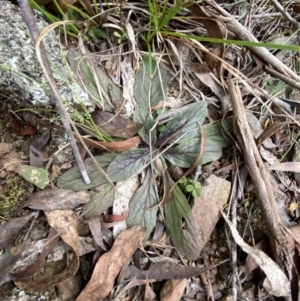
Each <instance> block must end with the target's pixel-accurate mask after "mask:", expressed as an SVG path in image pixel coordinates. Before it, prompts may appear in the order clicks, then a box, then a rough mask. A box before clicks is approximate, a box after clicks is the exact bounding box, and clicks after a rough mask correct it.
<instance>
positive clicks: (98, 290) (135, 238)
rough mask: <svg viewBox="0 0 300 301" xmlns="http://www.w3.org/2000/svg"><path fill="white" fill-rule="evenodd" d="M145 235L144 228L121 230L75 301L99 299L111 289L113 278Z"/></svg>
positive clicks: (136, 227)
mask: <svg viewBox="0 0 300 301" xmlns="http://www.w3.org/2000/svg"><path fill="white" fill-rule="evenodd" d="M145 235H146V229H145V228H143V227H141V226H135V227H133V228H131V229H129V230H126V231H124V232H122V233H121V234H120V235H119V236H118V238H117V239H116V241H115V243H114V245H113V247H112V249H111V250H110V251H109V252H107V253H105V254H104V255H102V256H101V257H100V259H99V260H98V262H97V264H96V266H95V269H94V272H93V275H92V278H91V280H90V282H89V283H88V284H87V286H86V287H85V288H84V290H83V291H82V292H81V294H80V295H79V296H78V298H77V299H76V301H86V300H99V299H102V298H105V297H106V296H107V295H108V294H109V293H110V291H111V290H112V288H113V286H114V283H115V278H116V277H117V275H118V274H119V272H120V270H121V269H122V267H123V266H124V264H125V263H126V262H127V261H128V260H129V259H130V258H131V257H132V255H133V254H134V252H135V251H136V249H137V248H138V245H139V244H140V242H142V241H143V239H144V237H145Z"/></svg>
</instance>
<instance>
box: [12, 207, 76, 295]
mask: <svg viewBox="0 0 300 301" xmlns="http://www.w3.org/2000/svg"><path fill="white" fill-rule="evenodd" d="M44 213H45V215H46V217H47V220H48V223H49V224H50V226H51V227H53V228H54V229H55V230H56V231H57V233H59V235H60V237H61V238H62V240H63V241H64V242H65V243H66V244H67V245H69V246H70V247H71V248H72V249H73V251H74V253H75V254H74V255H75V256H73V258H72V259H71V260H70V261H69V262H68V265H66V267H65V268H64V270H63V271H61V272H59V273H58V274H55V275H51V276H49V275H46V276H44V277H43V276H42V275H40V277H39V278H38V279H34V278H26V279H15V280H14V283H15V285H16V286H17V287H19V288H20V289H22V290H24V291H25V292H27V293H33V292H36V291H39V290H43V289H45V288H47V287H49V286H52V285H55V284H58V283H61V282H64V281H65V280H67V279H69V278H71V277H72V276H73V275H74V274H75V273H76V272H77V270H78V267H79V254H80V253H79V238H78V233H77V222H76V217H75V214H74V212H73V211H72V210H53V211H44ZM64 262H65V260H64ZM54 264H56V265H57V263H54ZM53 272H55V269H53Z"/></svg>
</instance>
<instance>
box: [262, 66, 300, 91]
mask: <svg viewBox="0 0 300 301" xmlns="http://www.w3.org/2000/svg"><path fill="white" fill-rule="evenodd" d="M264 69H265V71H266V72H268V73H269V74H271V75H272V76H275V77H277V78H279V79H281V80H282V81H284V82H285V83H286V84H288V85H290V86H292V87H294V88H296V89H298V90H300V82H299V81H297V80H294V79H292V78H290V77H288V76H286V75H285V74H283V73H280V72H278V71H276V70H274V69H272V68H270V67H269V66H264Z"/></svg>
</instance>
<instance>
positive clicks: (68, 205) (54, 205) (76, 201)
mask: <svg viewBox="0 0 300 301" xmlns="http://www.w3.org/2000/svg"><path fill="white" fill-rule="evenodd" d="M89 200H90V194H89V192H88V191H86V190H82V191H78V192H73V191H72V190H69V189H54V190H50V189H48V190H43V191H38V192H36V193H34V194H33V195H31V196H30V198H29V199H28V201H27V202H26V203H25V204H24V207H29V208H31V209H39V210H67V209H70V210H71V209H74V208H76V207H77V206H78V205H80V204H85V203H88V202H89Z"/></svg>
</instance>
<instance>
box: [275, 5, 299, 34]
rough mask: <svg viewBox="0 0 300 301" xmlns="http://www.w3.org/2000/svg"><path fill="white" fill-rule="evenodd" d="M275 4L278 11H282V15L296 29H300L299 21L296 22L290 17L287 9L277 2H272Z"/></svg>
mask: <svg viewBox="0 0 300 301" xmlns="http://www.w3.org/2000/svg"><path fill="white" fill-rule="evenodd" d="M271 1H272V2H273V4H274V6H275V7H276V9H277V10H278V11H280V12H281V13H282V15H283V16H284V17H285V18H286V19H287V20H288V21H289V22H291V24H292V25H293V27H294V28H295V29H299V28H300V25H299V23H298V21H297V20H295V19H294V18H292V17H291V16H290V14H289V13H288V12H287V11H286V9H284V7H283V6H282V5H281V4H280V3H279V2H278V1H277V0H271Z"/></svg>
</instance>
